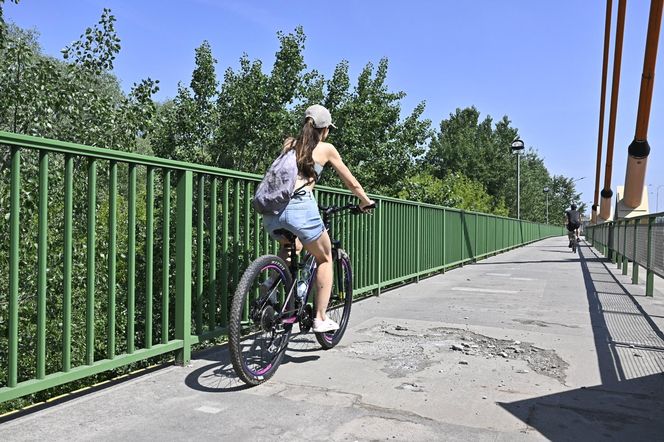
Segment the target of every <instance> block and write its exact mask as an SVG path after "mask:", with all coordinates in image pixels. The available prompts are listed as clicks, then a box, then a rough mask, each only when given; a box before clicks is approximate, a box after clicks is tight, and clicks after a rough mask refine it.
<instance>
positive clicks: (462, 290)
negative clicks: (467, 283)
mask: <svg viewBox="0 0 664 442" xmlns="http://www.w3.org/2000/svg"><path fill="white" fill-rule="evenodd" d="M452 290H454V291H457V292H481V293H519V291H518V290H498V289H478V288H474V287H452Z"/></svg>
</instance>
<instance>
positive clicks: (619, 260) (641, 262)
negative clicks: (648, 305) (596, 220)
mask: <svg viewBox="0 0 664 442" xmlns="http://www.w3.org/2000/svg"><path fill="white" fill-rule="evenodd" d="M586 238H588V239H590V241H591V243H592V244H593V246H594V247H595V248H597V249H598V250H599V251H600V252H602V253H603V254H604V256H606V257H608V258H609V259H611V261H613V263H615V264H616V265H617V266H618V268H619V269H620V268H622V273H623V275H627V271H628V263H629V262H632V283H634V284H638V282H639V267H643V268H645V269H646V296H653V289H654V275H657V276H659V277H660V278H664V213H655V214H651V215H644V216H639V217H636V218H630V219H624V220H619V221H612V222H607V223H604V224H599V225H596V226H588V227H587V228H586Z"/></svg>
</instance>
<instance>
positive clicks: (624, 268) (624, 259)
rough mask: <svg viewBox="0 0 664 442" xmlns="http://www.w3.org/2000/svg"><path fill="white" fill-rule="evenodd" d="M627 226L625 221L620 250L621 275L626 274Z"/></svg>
mask: <svg viewBox="0 0 664 442" xmlns="http://www.w3.org/2000/svg"><path fill="white" fill-rule="evenodd" d="M628 226H629V221H627V220H625V227H624V229H625V231H624V232H623V248H622V251H623V252H622V274H623V275H626V274H627V262H628V261H629V260H628V259H627V227H628Z"/></svg>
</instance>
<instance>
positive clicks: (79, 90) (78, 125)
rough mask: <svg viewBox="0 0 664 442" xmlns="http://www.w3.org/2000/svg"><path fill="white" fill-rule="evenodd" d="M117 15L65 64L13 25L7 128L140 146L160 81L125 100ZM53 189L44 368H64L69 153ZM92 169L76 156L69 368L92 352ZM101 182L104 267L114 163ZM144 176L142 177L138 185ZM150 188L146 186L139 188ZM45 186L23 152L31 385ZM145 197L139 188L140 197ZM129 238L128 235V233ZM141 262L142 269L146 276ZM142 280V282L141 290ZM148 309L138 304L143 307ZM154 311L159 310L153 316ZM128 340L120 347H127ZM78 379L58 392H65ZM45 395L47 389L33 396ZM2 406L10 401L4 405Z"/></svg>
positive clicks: (5, 194)
mask: <svg viewBox="0 0 664 442" xmlns="http://www.w3.org/2000/svg"><path fill="white" fill-rule="evenodd" d="M114 21H115V18H114V17H113V16H112V15H111V14H110V11H108V10H104V13H103V14H102V16H101V19H100V21H99V23H98V24H97V25H96V26H94V27H92V28H88V29H87V30H86V32H85V33H84V34H83V35H82V36H81V39H80V40H79V41H77V42H74V43H73V44H72V45H71V46H70V47H68V48H66V49H65V50H63V55H64V57H65V61H60V60H56V59H55V58H52V57H48V56H45V55H43V54H42V53H41V49H40V47H39V44H38V43H37V38H38V35H37V34H36V32H34V31H24V30H22V29H20V28H18V27H16V26H14V25H11V24H10V25H9V26H7V28H6V31H7V32H6V39H5V41H4V43H5V44H4V45H3V46H2V47H0V129H1V130H8V131H12V132H18V133H25V134H30V135H37V136H43V137H49V138H56V139H61V140H66V141H73V142H78V143H83V144H88V145H94V146H101V147H109V148H111V147H112V148H115V149H124V150H133V149H135V147H136V146H137V145H139V144H141V145H143V141H142V138H143V137H144V136H145V135H146V134H147V133H148V132H149V130H150V128H151V125H152V115H153V114H154V112H155V110H156V107H155V104H154V102H153V100H152V96H153V94H154V93H155V92H156V89H157V82H156V81H153V80H150V79H147V80H144V81H141V82H140V83H138V84H135V85H134V87H133V88H132V90H131V92H130V93H129V94H127V95H125V94H124V93H123V92H122V91H121V90H120V88H119V84H118V81H117V79H116V78H115V77H114V76H113V75H112V73H111V72H110V69H112V67H113V59H114V58H115V55H116V54H117V52H118V51H119V49H120V46H119V38H118V37H117V35H116V33H115V30H114V26H113V22H114ZM8 160H9V149H7V148H4V149H3V150H2V153H1V156H0V216H2V219H3V220H6V219H7V217H8V213H9V172H10V171H9V168H8ZM49 163H50V164H49V193H48V208H49V210H48V213H49V214H48V216H49V218H48V255H47V261H48V264H47V266H48V269H49V270H48V274H47V287H48V293H47V313H46V347H47V355H46V356H47V360H46V371H47V373H53V372H57V371H59V370H61V368H62V365H61V354H62V346H63V343H62V337H61V332H62V322H63V317H62V315H63V305H62V299H63V297H62V294H63V290H64V289H63V284H64V277H63V272H62V268H63V267H62V262H63V231H64V157H63V156H62V155H58V154H54V153H51V154H50V156H49ZM87 167H88V161H87V160H86V159H85V158H78V157H77V158H75V159H74V167H73V202H74V207H73V213H74V216H73V235H72V237H73V238H72V240H73V256H72V261H73V269H72V272H73V273H72V347H71V351H72V355H71V356H72V364H73V366H76V365H81V364H83V358H84V355H85V345H84V343H85V333H86V327H85V315H86V312H85V305H86V302H85V297H86V293H85V291H86V285H87V284H86V276H87V275H86V272H87V269H86V259H87V250H86V248H87V244H86V241H87V216H86V213H87V210H88V208H87V199H86V195H87V173H86V171H87ZM126 176H127V171H126V166H125V165H121V166H120V173H119V182H120V184H121V186H120V189H119V191H120V193H119V196H118V222H119V224H118V228H117V234H118V277H117V284H118V286H117V307H116V308H117V309H118V311H122V310H123V309H125V308H126V306H125V299H126V294H125V290H126V289H125V288H126V259H125V258H126V250H127V242H126V222H124V223H123V222H122V220H126V213H127V202H126V198H125V195H126V182H127V181H126ZM98 177H99V179H98V182H97V192H98V199H97V206H96V210H97V225H96V229H97V249H96V250H97V256H96V261H97V266H98V267H97V268H98V270H100V269H104V268H105V266H106V265H107V264H106V263H107V259H108V243H107V241H108V240H107V238H108V235H107V234H108V224H107V220H108V216H107V213H108V207H107V201H108V198H107V195H108V187H107V183H108V180H107V177H108V166H107V164H103V162H102V163H100V164H99V166H98ZM142 179H143V177H141V176H139V183H141V182H142ZM141 188H143V189H144V188H145V186H144V185H143V186H140V185H139V189H141ZM41 191H42V189H40V188H39V183H38V155H37V153H36V152H34V151H30V150H22V152H21V192H20V210H21V213H20V224H19V229H20V232H19V236H20V238H21V242H20V250H19V256H20V259H21V262H20V263H19V272H20V278H19V279H20V288H19V318H20V323H19V325H18V326H19V330H20V331H21V332H20V340H19V343H18V345H19V353H20V354H21V357H20V358H19V367H18V368H19V373H18V375H19V381H21V380H25V379H31V378H34V376H35V370H36V368H35V367H36V357H37V355H36V339H37V330H36V299H35V295H36V292H37V272H36V269H37V230H38V229H37V226H38V213H39V211H38V197H39V194H40V192H41ZM137 198H138V200H139V201H144V200H145V198H144V191H143V197H142V198H141V191H140V190H139V194H138V195H137ZM144 219H145V204H144V203H143V205H142V206H141V205H140V203H139V206H138V208H137V223H138V225H139V227H138V236H137V247H138V248H139V250H140V248H142V247H144V239H143V238H144V234H143V233H142V232H141V227H140V226H141V225H144V223H145V221H144ZM123 233H124V234H123ZM0 249H2V250H8V249H9V223H7V222H4V223H0ZM8 259H9V257H8V253H4V254H0V360H5V361H6V360H7V353H6V352H7V348H8V346H7V336H8V334H7V320H8V312H7V307H8V298H7V293H8V284H9V282H8V274H9V272H8V265H9V262H8ZM143 265H144V264H143V263H141V262H140V260H139V262H138V265H137V271H138V272H143V273H144V268H143ZM106 275H107V274H106V272H104V271H98V272H97V275H96V277H95V279H96V301H95V329H96V332H97V336H98V337H99V336H101V337H102V338H98V339H97V340H96V342H95V359H97V360H99V359H103V358H104V357H105V349H106V348H105V345H104V344H105V343H104V342H103V341H104V340H103V336H104V333H105V327H106V324H107V320H106V316H105V315H106V309H107V305H106V286H107V284H108V282H107V279H106V277H107V276H106ZM144 280H145V278H138V286H137V291H138V292H139V293H140V291H141V290H142V287H143V284H144ZM136 308H137V312H139V313H140V312H141V308H142V305H141V302H140V301H139V302H137V306H136ZM155 314H158V312H156V313H155ZM116 327H117V331H118V334H121V333H124V330H125V327H126V318H125V317H123V316H122V315H118V317H117V321H116ZM123 345H124V343H123V342H118V348H117V350H118V351H122V349H123ZM6 370H7V366H6V364H2V365H1V366H0V385H2V384H5V383H6V381H7V379H6V375H7V372H6ZM76 385H77V383H74V384H72V385H69V386H64V387H58V388H56V389H55V390H54V392H57V391H64V390H65V389H71V388H72V387H75V386H76ZM39 397H41V398H43V397H46V396H44V393H40V394H39V395H38V396H37V397H36V398H37V399H38V398H39ZM3 406H4V405H3Z"/></svg>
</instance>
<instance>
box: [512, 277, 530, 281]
mask: <svg viewBox="0 0 664 442" xmlns="http://www.w3.org/2000/svg"><path fill="white" fill-rule="evenodd" d="M510 279H513V280H515V281H536V279H533V278H516V277H515V278H510Z"/></svg>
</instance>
